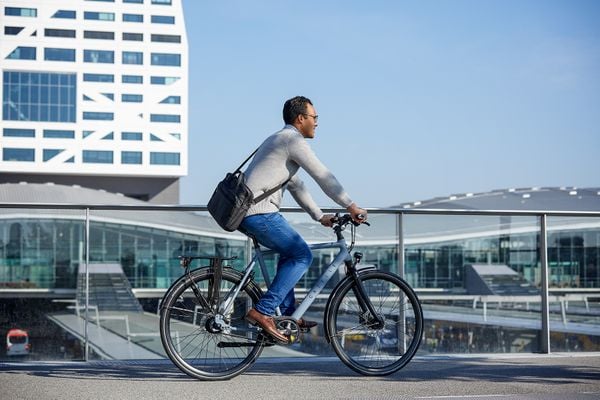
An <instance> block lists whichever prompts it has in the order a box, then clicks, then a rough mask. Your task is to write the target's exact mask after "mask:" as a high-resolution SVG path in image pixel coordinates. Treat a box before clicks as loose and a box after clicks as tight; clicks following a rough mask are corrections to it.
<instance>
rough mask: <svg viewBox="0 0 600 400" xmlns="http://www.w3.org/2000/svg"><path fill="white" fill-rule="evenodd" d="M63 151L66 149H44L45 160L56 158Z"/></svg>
mask: <svg viewBox="0 0 600 400" xmlns="http://www.w3.org/2000/svg"><path fill="white" fill-rule="evenodd" d="M63 151H64V149H44V161H48V160H49V159H51V158H54V157H55V156H57V155H58V154H60V153H62V152H63Z"/></svg>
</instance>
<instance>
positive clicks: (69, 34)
mask: <svg viewBox="0 0 600 400" xmlns="http://www.w3.org/2000/svg"><path fill="white" fill-rule="evenodd" d="M44 36H46V37H65V38H74V37H75V30H73V29H44Z"/></svg>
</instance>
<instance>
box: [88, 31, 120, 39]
mask: <svg viewBox="0 0 600 400" xmlns="http://www.w3.org/2000/svg"><path fill="white" fill-rule="evenodd" d="M83 37H84V38H86V39H104V40H115V33H114V32H102V31H83Z"/></svg>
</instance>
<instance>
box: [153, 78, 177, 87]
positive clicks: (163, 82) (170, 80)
mask: <svg viewBox="0 0 600 400" xmlns="http://www.w3.org/2000/svg"><path fill="white" fill-rule="evenodd" d="M178 80H179V78H177V77H174V76H151V77H150V83H151V84H152V85H170V84H172V83H175V82H177V81H178Z"/></svg>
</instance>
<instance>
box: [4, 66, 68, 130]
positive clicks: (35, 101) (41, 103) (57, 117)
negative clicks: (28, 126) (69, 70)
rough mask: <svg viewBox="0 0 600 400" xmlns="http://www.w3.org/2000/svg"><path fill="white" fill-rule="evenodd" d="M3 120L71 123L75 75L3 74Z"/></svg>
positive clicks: (6, 72) (11, 72)
mask: <svg viewBox="0 0 600 400" xmlns="http://www.w3.org/2000/svg"><path fill="white" fill-rule="evenodd" d="M3 79H4V81H3V99H2V100H3V101H2V107H3V119H4V120H5V121H45V122H75V115H76V92H77V83H76V75H75V74H60V73H52V72H22V71H4V72H3Z"/></svg>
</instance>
